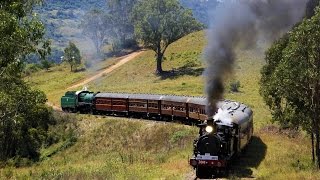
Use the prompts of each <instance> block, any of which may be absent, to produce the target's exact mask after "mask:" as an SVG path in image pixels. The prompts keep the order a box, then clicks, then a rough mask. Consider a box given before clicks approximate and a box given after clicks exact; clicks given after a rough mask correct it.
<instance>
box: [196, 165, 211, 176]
mask: <svg viewBox="0 0 320 180" xmlns="http://www.w3.org/2000/svg"><path fill="white" fill-rule="evenodd" d="M196 175H197V177H198V178H200V179H208V178H210V174H209V171H208V169H206V168H200V167H197V169H196Z"/></svg>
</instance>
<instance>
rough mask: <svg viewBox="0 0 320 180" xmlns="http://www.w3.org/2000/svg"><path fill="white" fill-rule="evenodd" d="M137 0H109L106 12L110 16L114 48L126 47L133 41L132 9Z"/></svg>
mask: <svg viewBox="0 0 320 180" xmlns="http://www.w3.org/2000/svg"><path fill="white" fill-rule="evenodd" d="M136 3H137V0H109V1H108V3H107V5H108V13H109V14H110V16H111V17H112V36H113V40H112V41H113V47H114V50H117V48H126V47H127V46H129V45H131V44H132V42H133V41H134V25H133V19H132V11H133V7H134V5H135V4H136Z"/></svg>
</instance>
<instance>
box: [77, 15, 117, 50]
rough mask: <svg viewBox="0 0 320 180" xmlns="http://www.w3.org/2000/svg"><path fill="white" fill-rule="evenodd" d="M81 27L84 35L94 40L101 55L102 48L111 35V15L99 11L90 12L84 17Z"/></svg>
mask: <svg viewBox="0 0 320 180" xmlns="http://www.w3.org/2000/svg"><path fill="white" fill-rule="evenodd" d="M81 27H82V32H83V34H84V35H85V36H87V37H88V38H90V39H91V40H92V42H93V44H94V46H95V48H96V51H97V54H98V55H100V54H101V48H102V46H103V45H104V43H105V42H106V41H107V40H108V37H110V34H111V30H112V21H111V15H110V14H107V13H105V12H104V11H102V10H99V9H93V10H90V11H88V12H87V13H86V14H85V15H84V17H83V19H82V22H81Z"/></svg>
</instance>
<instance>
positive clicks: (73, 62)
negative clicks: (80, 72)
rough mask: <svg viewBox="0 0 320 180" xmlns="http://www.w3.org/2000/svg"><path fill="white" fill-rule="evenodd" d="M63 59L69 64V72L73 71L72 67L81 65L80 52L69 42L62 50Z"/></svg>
mask: <svg viewBox="0 0 320 180" xmlns="http://www.w3.org/2000/svg"><path fill="white" fill-rule="evenodd" d="M63 59H64V60H65V61H66V62H68V63H69V64H70V69H71V72H72V71H73V70H74V69H73V68H74V67H76V66H77V65H79V64H81V55H80V50H79V49H78V48H77V46H76V45H75V44H74V43H73V42H69V45H68V47H66V48H65V49H64V57H63Z"/></svg>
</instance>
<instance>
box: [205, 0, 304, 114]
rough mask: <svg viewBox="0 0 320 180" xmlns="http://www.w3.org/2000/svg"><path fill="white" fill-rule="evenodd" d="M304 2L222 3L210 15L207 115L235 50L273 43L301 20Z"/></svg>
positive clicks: (229, 69) (219, 95)
mask: <svg viewBox="0 0 320 180" xmlns="http://www.w3.org/2000/svg"><path fill="white" fill-rule="evenodd" d="M306 3H307V0H225V1H223V2H222V3H220V4H219V6H218V7H217V8H216V10H215V12H214V14H213V19H212V20H213V21H212V22H214V24H211V28H210V30H209V31H208V35H207V36H208V45H207V47H206V49H205V61H206V62H205V63H206V65H207V68H206V70H205V78H206V87H205V91H206V95H207V100H208V105H207V115H208V116H209V117H212V116H213V115H214V113H215V111H216V102H217V101H218V100H220V99H222V98H223V92H224V79H225V78H226V77H227V75H228V74H230V73H231V72H232V69H233V65H234V62H235V57H236V54H235V50H234V49H235V48H236V47H237V46H238V45H240V44H241V45H245V46H246V47H254V46H255V45H256V43H257V40H259V39H263V40H264V41H269V42H272V41H273V40H275V39H276V38H279V37H280V36H281V34H283V33H284V32H286V31H288V29H289V28H291V27H292V26H293V25H294V24H296V23H297V22H298V21H300V20H301V19H302V17H303V15H304V12H305V6H306Z"/></svg>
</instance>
